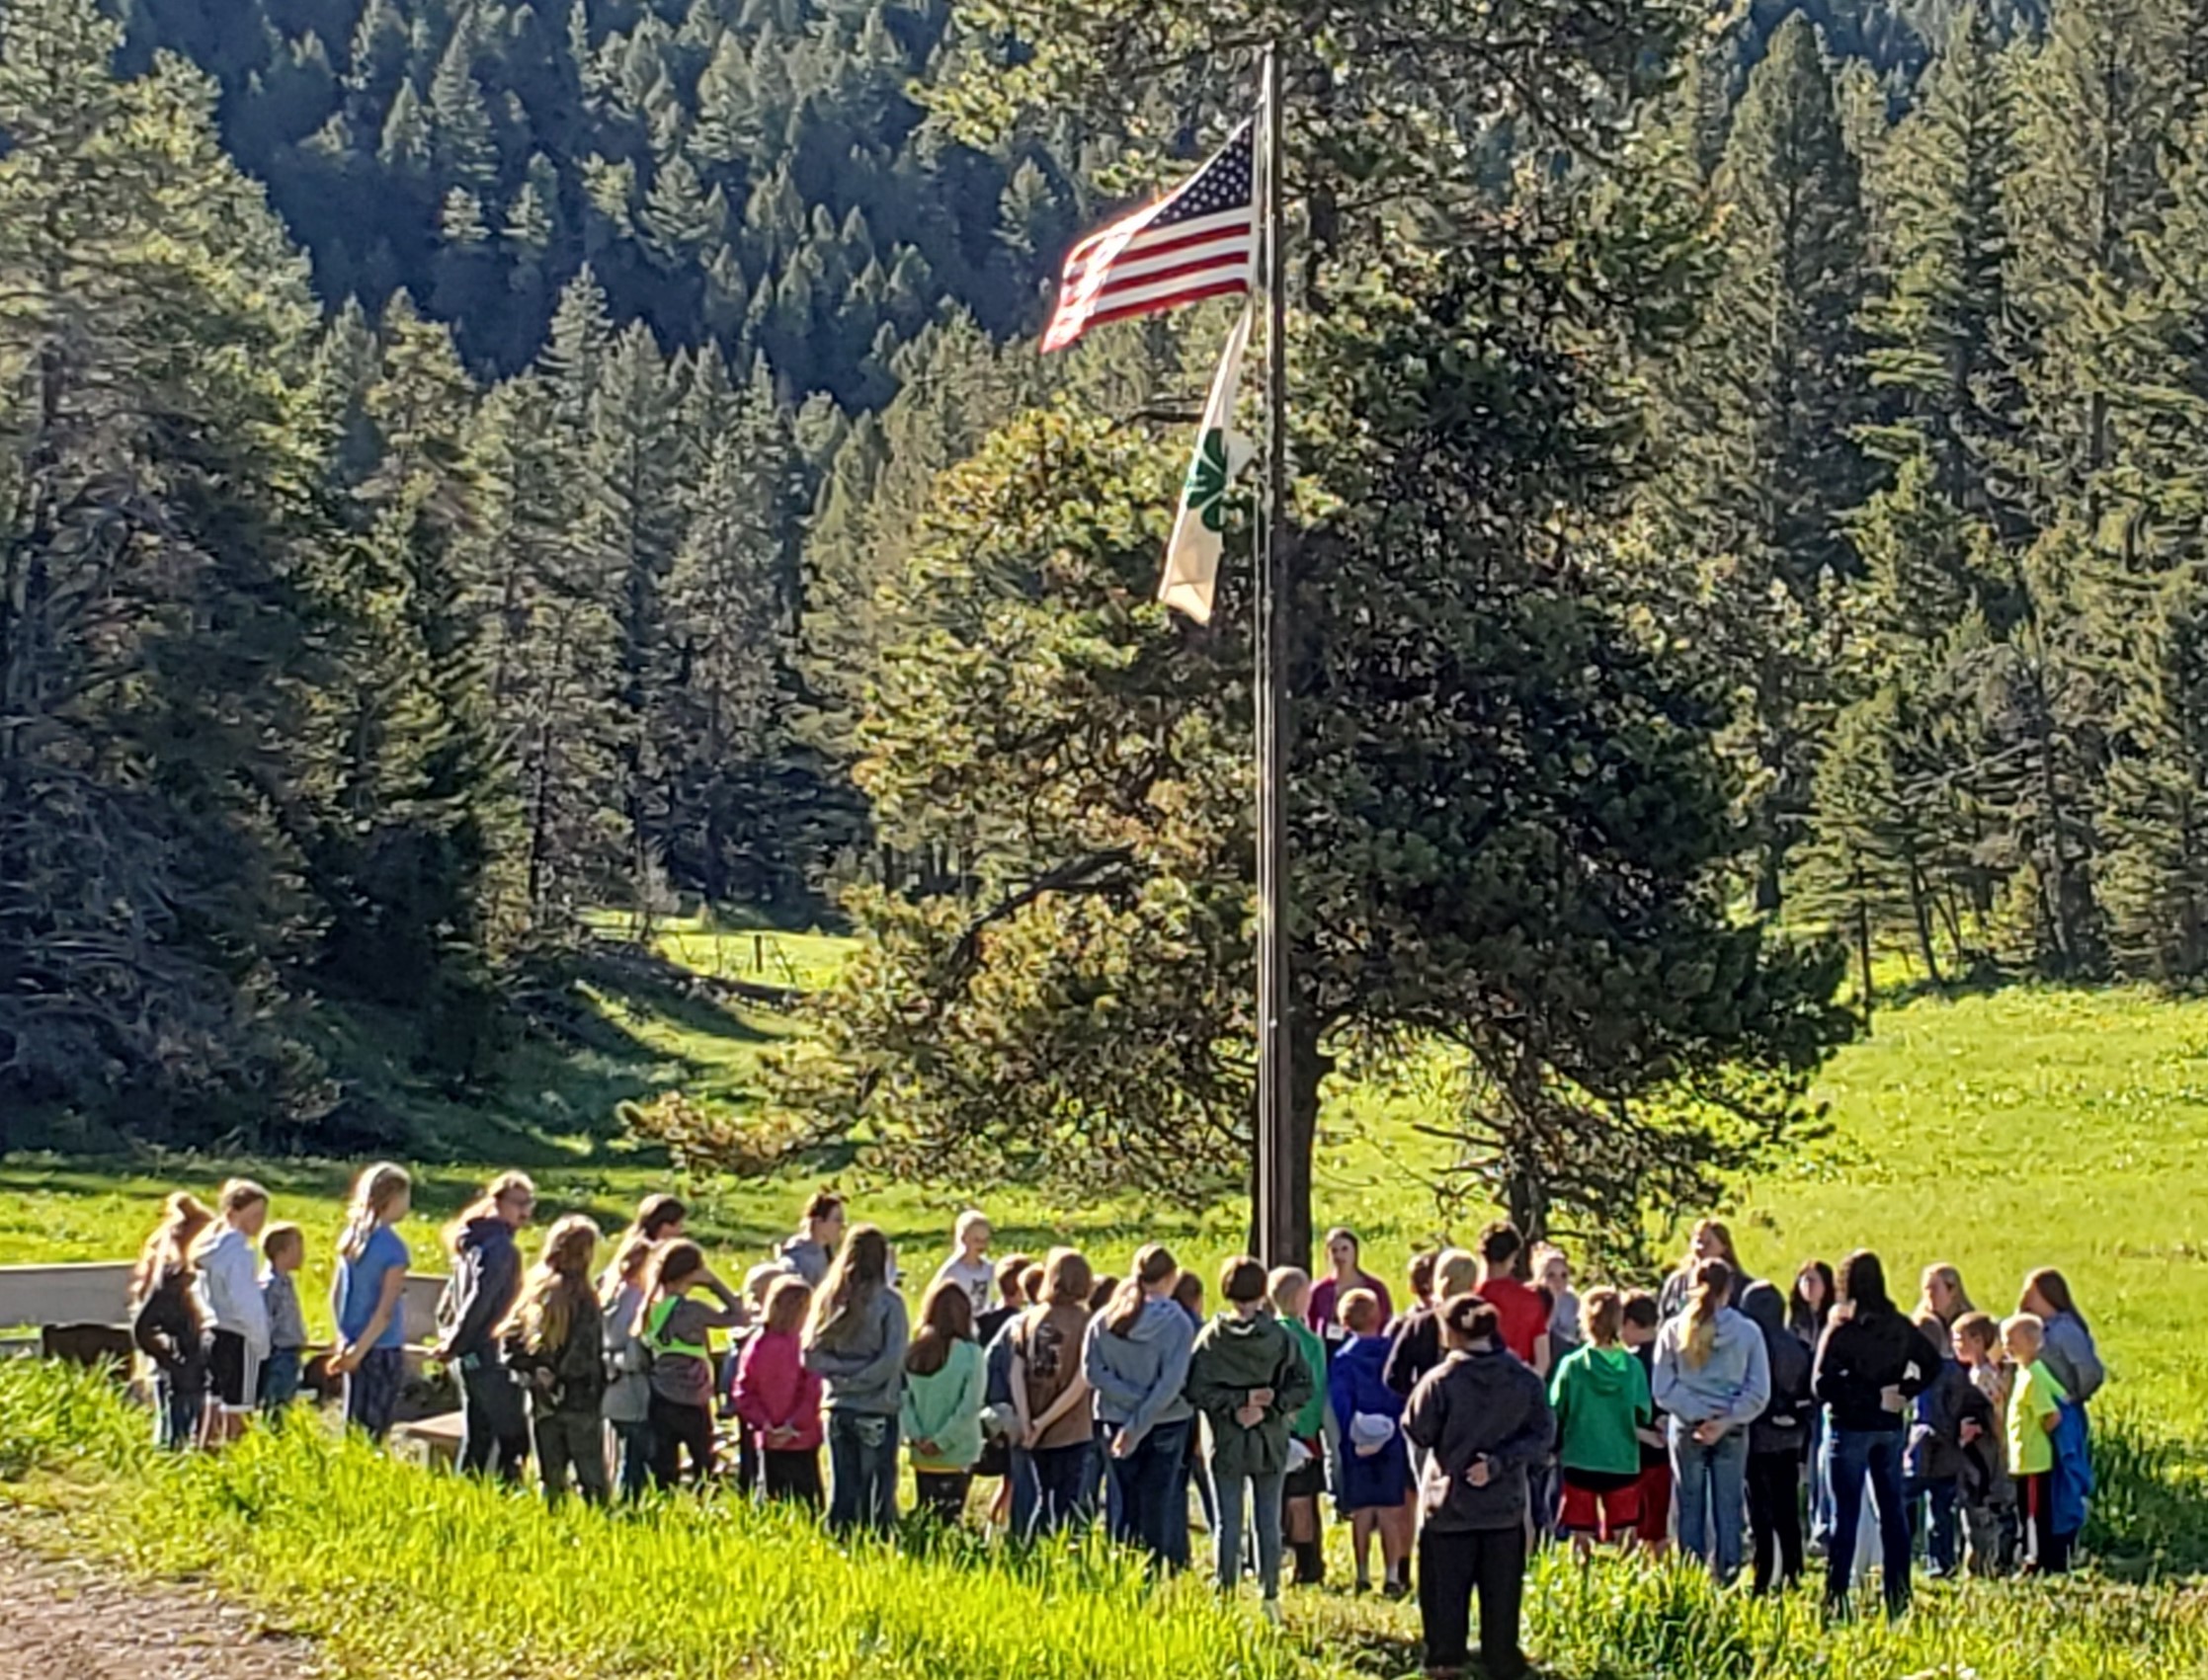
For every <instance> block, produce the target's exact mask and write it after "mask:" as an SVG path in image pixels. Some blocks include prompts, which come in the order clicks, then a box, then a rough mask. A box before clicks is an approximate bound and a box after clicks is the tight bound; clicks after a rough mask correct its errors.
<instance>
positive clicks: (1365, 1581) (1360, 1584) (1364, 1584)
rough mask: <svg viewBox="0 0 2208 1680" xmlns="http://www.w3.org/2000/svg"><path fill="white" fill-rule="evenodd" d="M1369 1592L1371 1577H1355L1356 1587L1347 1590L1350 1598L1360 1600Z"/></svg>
mask: <svg viewBox="0 0 2208 1680" xmlns="http://www.w3.org/2000/svg"><path fill="white" fill-rule="evenodd" d="M1371 1590H1372V1577H1371V1576H1370V1575H1359V1576H1358V1577H1357V1580H1356V1585H1354V1586H1352V1587H1351V1588H1350V1589H1349V1596H1350V1597H1351V1598H1362V1597H1363V1596H1364V1595H1365V1594H1366V1593H1368V1592H1370V1591H1371Z"/></svg>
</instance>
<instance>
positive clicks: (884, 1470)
mask: <svg viewBox="0 0 2208 1680" xmlns="http://www.w3.org/2000/svg"><path fill="white" fill-rule="evenodd" d="M828 1526H829V1528H830V1530H831V1531H833V1532H834V1533H836V1534H849V1533H850V1532H851V1531H852V1530H853V1529H855V1528H865V1529H870V1530H872V1531H873V1532H874V1533H876V1534H887V1533H889V1532H890V1530H892V1529H894V1528H895V1527H896V1526H897V1420H896V1419H895V1418H894V1417H880V1416H876V1415H875V1414H874V1413H872V1412H864V1411H831V1412H830V1413H829V1414H828Z"/></svg>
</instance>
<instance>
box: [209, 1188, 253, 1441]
mask: <svg viewBox="0 0 2208 1680" xmlns="http://www.w3.org/2000/svg"><path fill="white" fill-rule="evenodd" d="M268 1219H269V1193H268V1192H267V1191H266V1190H264V1189H262V1188H261V1186H260V1185H258V1184H256V1183H254V1182H253V1180H251V1179H250V1178H233V1179H231V1180H230V1181H229V1182H228V1183H226V1184H224V1185H223V1186H222V1196H221V1200H220V1201H219V1202H218V1203H217V1204H216V1207H215V1222H214V1224H213V1225H211V1226H209V1227H208V1228H207V1229H206V1230H205V1231H204V1232H203V1233H202V1234H201V1237H200V1240H199V1241H197V1242H195V1243H194V1244H193V1245H192V1265H193V1269H194V1270H196V1271H197V1272H198V1273H199V1281H198V1284H197V1286H196V1287H197V1288H198V1291H199V1296H200V1316H201V1318H202V1319H203V1320H204V1321H205V1323H206V1325H207V1330H208V1334H207V1389H208V1393H207V1408H206V1425H205V1429H204V1434H203V1437H202V1440H203V1443H204V1445H205V1446H207V1447H209V1448H213V1447H217V1446H220V1445H221V1444H222V1443H223V1442H225V1441H234V1440H236V1439H237V1438H238V1437H239V1436H240V1435H242V1434H244V1433H245V1420H246V1419H247V1418H248V1417H250V1416H251V1415H252V1414H253V1413H254V1412H255V1411H256V1410H258V1409H259V1406H260V1393H261V1363H262V1361H263V1360H265V1359H267V1358H268V1356H269V1310H268V1307H267V1305H266V1304H265V1303H264V1302H263V1301H262V1300H261V1276H260V1267H259V1266H258V1265H256V1264H255V1260H256V1259H257V1257H258V1256H259V1254H260V1247H259V1243H260V1237H261V1228H262V1227H263V1226H265V1225H266V1224H267V1223H268Z"/></svg>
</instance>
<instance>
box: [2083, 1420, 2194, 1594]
mask: <svg viewBox="0 0 2208 1680" xmlns="http://www.w3.org/2000/svg"><path fill="white" fill-rule="evenodd" d="M2174 1421H2176V1420H2175V1419H2162V1420H2160V1424H2161V1427H2159V1428H2157V1427H2153V1426H2151V1425H2150V1424H2149V1423H2148V1421H2147V1420H2145V1419H2143V1418H2141V1417H2139V1416H2137V1415H2136V1414H2134V1413H2132V1412H2130V1411H2128V1410H2127V1409H2125V1408H2124V1407H2122V1406H2121V1405H2111V1406H2108V1407H2106V1408H2105V1413H2104V1414H2103V1413H2102V1412H2100V1411H2097V1410H2096V1413H2095V1415H2094V1416H2093V1420H2092V1434H2093V1476H2094V1480H2095V1481H2096V1483H2097V1487H2096V1489H2095V1492H2094V1495H2093V1502H2092V1510H2091V1514H2090V1516H2089V1517H2088V1519H2087V1521H2086V1525H2085V1547H2086V1550H2087V1551H2088V1552H2089V1553H2090V1554H2091V1555H2092V1557H2093V1559H2094V1560H2095V1561H2096V1562H2097V1563H2098V1564H2099V1566H2100V1567H2101V1569H2102V1570H2103V1571H2104V1572H2105V1573H2107V1574H2108V1575H2110V1576H2112V1577H2113V1578H2115V1579H2117V1580H2124V1581H2144V1580H2152V1579H2165V1578H2167V1577H2170V1576H2173V1575H2174V1576H2198V1575H2202V1574H2208V1444H2204V1443H2202V1442H2201V1441H2199V1440H2197V1439H2190V1440H2188V1439H2183V1438H2179V1437H2177V1436H2174V1435H2171V1434H2169V1433H2167V1427H2168V1425H2169V1424H2170V1423H2171V1422H2174ZM2193 1422H2194V1424H2195V1426H2196V1427H2197V1425H2198V1423H2199V1419H2197V1418H2196V1419H2194V1420H2193Z"/></svg>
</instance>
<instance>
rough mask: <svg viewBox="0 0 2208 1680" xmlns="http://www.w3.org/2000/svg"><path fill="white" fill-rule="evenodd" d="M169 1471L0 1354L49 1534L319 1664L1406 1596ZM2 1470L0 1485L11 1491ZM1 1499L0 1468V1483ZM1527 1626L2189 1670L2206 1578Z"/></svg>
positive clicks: (1953, 1590) (1596, 1676)
mask: <svg viewBox="0 0 2208 1680" xmlns="http://www.w3.org/2000/svg"><path fill="white" fill-rule="evenodd" d="M298 1421H299V1423H300V1424H301V1425H303V1426H294V1427H289V1428H286V1429H284V1430H281V1431H275V1432H264V1433H259V1434H256V1435H255V1436H253V1437H251V1438H249V1439H248V1440H246V1441H245V1442H243V1443H241V1444H240V1445H239V1446H238V1447H236V1448H234V1449H233V1450H231V1451H230V1452H228V1453H226V1454H224V1455H223V1456H221V1457H219V1458H190V1459H174V1458H166V1457H162V1456H160V1455H157V1454H155V1453H153V1452H152V1451H151V1450H150V1449H149V1448H147V1447H146V1446H145V1445H144V1444H143V1443H144V1440H145V1432H144V1429H143V1426H142V1418H141V1417H139V1416H138V1415H137V1414H136V1413H133V1412H131V1411H130V1410H129V1409H128V1408H127V1407H125V1406H124V1405H123V1403H122V1402H121V1400H119V1399H117V1398H116V1397H115V1396H114V1394H113V1393H112V1392H111V1391H110V1390H109V1389H108V1388H107V1387H106V1386H105V1385H104V1384H101V1383H99V1382H98V1381H96V1380H88V1379H85V1378H82V1377H78V1376H73V1375H71V1374H69V1373H66V1372H60V1371H55V1370H52V1369H50V1368H45V1367H39V1366H34V1365H30V1364H16V1365H12V1366H8V1367H0V1481H12V1482H16V1483H18V1484H21V1483H23V1481H24V1479H26V1478H31V1479H33V1480H32V1482H31V1486H32V1488H34V1489H35V1490H36V1491H35V1496H37V1497H39V1498H41V1500H42V1501H43V1502H45V1503H47V1504H49V1505H52V1506H55V1507H57V1508H58V1509H59V1510H61V1511H62V1512H63V1513H64V1515H65V1517H66V1520H67V1522H68V1524H69V1525H70V1528H71V1531H72V1534H73V1537H74V1539H75V1541H76V1543H77V1544H79V1545H81V1546H83V1547H85V1548H87V1549H89V1550H93V1551H97V1552H102V1553H105V1554H107V1555H109V1556H112V1557H115V1558H117V1559H119V1560H124V1561H126V1562H128V1563H130V1564H132V1565H134V1566H136V1567H138V1568H140V1569H143V1570H147V1571H151V1572H157V1573H163V1574H181V1573H193V1574H198V1575H203V1576H205V1577H207V1578H209V1579H211V1580H212V1581H214V1582H215V1583H216V1584H218V1585H219V1586H221V1587H222V1588H223V1589H225V1590H226V1591H228V1592H229V1593H231V1594H233V1595H236V1596H239V1597H242V1598H246V1599H250V1600H252V1601H254V1602H257V1603H259V1604H261V1605H263V1606H265V1607H267V1608H269V1609H271V1610H272V1611H274V1612H275V1613H277V1614H278V1615H280V1616H281V1617H282V1618H283V1619H284V1621H285V1622H286V1624H287V1625H288V1626H289V1627H290V1628H292V1629H293V1630H294V1631H296V1632H299V1633H303V1634H307V1635H311V1636H314V1637H315V1638H317V1639H319V1640H321V1641H323V1643H324V1646H325V1648H326V1649H327V1650H328V1652H329V1654H330V1655H331V1656H332V1657H333V1658H335V1659H336V1660H337V1661H338V1662H339V1663H340V1664H341V1665H342V1667H343V1668H344V1670H345V1671H347V1672H351V1673H358V1674H364V1675H379V1676H381V1675H393V1674H426V1673H437V1674H440V1675H449V1676H453V1677H455V1680H478V1677H480V1680H493V1677H497V1680H523V1677H537V1676H542V1677H559V1680H584V1677H589V1680H600V1677H604V1680H612V1677H613V1676H626V1675H646V1674H648V1675H652V1676H661V1677H666V1680H708V1677H712V1680H720V1677H724V1676H737V1675H743V1676H749V1675H774V1676H777V1677H782V1676H786V1677H789V1680H875V1677H879V1680H889V1677H891V1676H895V1677H897V1680H1122V1677H1123V1680H1349V1677H1357V1680H1393V1677H1395V1676H1400V1675H1404V1674H1408V1673H1410V1672H1412V1671H1413V1670H1415V1668H1416V1667H1417V1645H1416V1640H1415V1635H1416V1619H1415V1616H1414V1615H1413V1613H1412V1612H1411V1611H1410V1610H1409V1609H1408V1607H1404V1606H1391V1605H1385V1604H1382V1603H1380V1602H1378V1601H1376V1600H1371V1599H1362V1600H1352V1599H1349V1598H1347V1597H1344V1596H1341V1595H1340V1594H1324V1593H1317V1594H1315V1593H1294V1594H1291V1595H1290V1598H1289V1617H1290V1626H1289V1628H1288V1630H1287V1631H1286V1632H1285V1633H1274V1632H1273V1631H1271V1630H1269V1629H1268V1628H1266V1627H1264V1626H1263V1625H1262V1624H1260V1623H1259V1622H1257V1620H1256V1619H1255V1618H1254V1616H1252V1615H1251V1614H1250V1610H1251V1607H1250V1606H1249V1605H1248V1603H1247V1602H1245V1603H1244V1604H1242V1605H1240V1606H1230V1605H1222V1604H1221V1603H1219V1602H1218V1601H1217V1600H1216V1599H1215V1598H1214V1597H1213V1596H1212V1594H1211V1593H1210V1592H1209V1591H1208V1590H1207V1589H1206V1588H1205V1587H1204V1586H1203V1585H1202V1584H1201V1583H1200V1581H1198V1580H1196V1579H1193V1578H1190V1579H1184V1580H1181V1581H1177V1582H1173V1583H1170V1584H1167V1585H1163V1586H1154V1585H1152V1584H1150V1583H1149V1582H1147V1581H1146V1579H1145V1577H1144V1575H1143V1572H1142V1570H1141V1568H1140V1567H1139V1565H1137V1564H1136V1563H1134V1562H1133V1561H1131V1560H1128V1559H1126V1558H1124V1557H1121V1556H1117V1555H1114V1554H1112V1553H1111V1552H1110V1551H1109V1550H1108V1549H1106V1548H1104V1547H1103V1546H1101V1545H1097V1544H1094V1543H1092V1544H1090V1545H1088V1546H1085V1547H1081V1548H1065V1549H1060V1550H1057V1551H1052V1552H1048V1553H1045V1554H1042V1555H1039V1556H1035V1557H1031V1558H1021V1557H1018V1556H1015V1555H1011V1554H1008V1553H1006V1552H1004V1551H1002V1550H1001V1549H990V1548H986V1547H983V1546H980V1545H978V1544H974V1543H970V1542H965V1541H962V1540H956V1539H953V1540H950V1541H946V1542H937V1543H934V1544H929V1543H926V1542H923V1541H920V1540H918V1539H914V1538H911V1537H908V1540H907V1543H906V1544H905V1545H904V1546H902V1547H899V1548H886V1547H877V1546H873V1545H858V1546H854V1547H851V1548H844V1547H839V1546H837V1545H836V1544H834V1543H833V1542H831V1541H830V1540H829V1539H828V1538H827V1537H826V1536H825V1535H824V1534H822V1532H821V1531H820V1530H819V1529H818V1528H817V1527H816V1526H815V1525H814V1524H813V1523H811V1522H809V1521H806V1520H803V1519H801V1518H792V1517H786V1516H784V1515H781V1514H779V1513H775V1512H769V1511H761V1510H758V1509H755V1508H752V1507H748V1506H744V1505H740V1504H738V1503H736V1502H734V1501H729V1500H719V1499H707V1500H702V1501H700V1500H694V1499H687V1498H685V1499H675V1500H670V1501H666V1502H664V1503H660V1504H655V1505H652V1506H649V1507H646V1508H644V1509H641V1510H636V1511H628V1512H613V1513H602V1512H597V1511H592V1510H588V1509H585V1508H583V1507H581V1506H579V1505H575V1506H570V1507H569V1508H567V1509H565V1510H562V1511H558V1512H550V1511H546V1510H545V1509H544V1508H543V1507H542V1506H541V1505H540V1504H538V1503H537V1502H536V1501H535V1500H534V1499H532V1498H531V1497H529V1496H527V1495H524V1494H519V1493H508V1492H502V1491H500V1490H498V1489H496V1488H494V1487H490V1486H486V1485H483V1484H481V1483H477V1482H473V1481H467V1480H460V1479H457V1478H453V1477H450V1476H445V1475H433V1474H430V1473H427V1472H423V1471H420V1470H416V1469H413V1468H411V1467H408V1466H404V1465H400V1464H395V1463H392V1462H391V1461H389V1460H387V1459H385V1458H382V1457H381V1456H379V1455H377V1454H375V1453H373V1452H371V1451H370V1450H368V1448H367V1447H366V1446H364V1445H362V1444H360V1443H358V1442H340V1441H337V1440H334V1439H332V1438H331V1437H330V1436H329V1435H327V1434H326V1433H324V1432H323V1431H322V1430H321V1429H319V1428H317V1427H315V1426H314V1425H313V1423H312V1422H311V1420H308V1419H304V1418H301V1419H299V1420H298ZM21 1490H22V1489H21V1487H20V1485H19V1487H18V1489H16V1491H18V1492H20V1491H21ZM10 1494H11V1490H10V1489H9V1488H8V1487H6V1486H4V1485H0V1500H4V1499H6V1498H7V1497H9V1496H10ZM1527 1610H1528V1640H1529V1644H1530V1646H1531V1648H1532V1650H1533V1652H1534V1654H1535V1655H1536V1656H1537V1657H1538V1658H1539V1659H1540V1660H1541V1662H1542V1664H1543V1666H1544V1667H1545V1669H1546V1670H1547V1671H1548V1672H1549V1673H1550V1674H1552V1675H1554V1676H1558V1677H1561V1680H1644V1677H1646V1680H1656V1677H1659V1676H1661V1677H1667V1680H1669V1677H1675V1676H1676V1677H1678V1680H1905V1677H1910V1676H1918V1677H1922V1680H1965V1677H1966V1676H1975V1677H1976V1680H2164V1677H2170V1676H2185V1675H2197V1674H2203V1673H2208V1594H2203V1592H2202V1591H2201V1590H2200V1589H2198V1588H2191V1589H2186V1588H2180V1587H2177V1586H2174V1585H2170V1584H2167V1583H2164V1584H2160V1585H2155V1586H2126V1585H2122V1584H2119V1583H2113V1582H2109V1581H2105V1580H2098V1579H2093V1578H2087V1577H2080V1578H2077V1579H2074V1580H2070V1581H2065V1582H2060V1583H2037V1582H2006V1583H1991V1584H1990V1583H1975V1582H1974V1583H1965V1584H1957V1585H1932V1586H1927V1587H1926V1588H1925V1589H1924V1590H1923V1591H1922V1593H1921V1595H1920V1598H1919V1608H1918V1610H1917V1612H1916V1613H1915V1614H1914V1615H1913V1616H1912V1617H1911V1618H1910V1619H1909V1620H1908V1621H1906V1622H1905V1623H1903V1624H1901V1625H1899V1626H1891V1627H1890V1626H1888V1625H1887V1624H1886V1623H1885V1622H1884V1621H1883V1620H1882V1619H1879V1618H1878V1617H1876V1616H1875V1615H1870V1616H1866V1617H1865V1618H1864V1619H1863V1620H1861V1621H1858V1622H1854V1623H1851V1624H1848V1625H1846V1626H1842V1627H1838V1628H1827V1627H1826V1626H1825V1625H1824V1624H1823V1622H1822V1620H1821V1618H1820V1616H1819V1614H1818V1610H1817V1601H1816V1598H1815V1596H1814V1593H1813V1592H1808V1591H1805V1592H1801V1593H1796V1594H1794V1595H1791V1596H1789V1597H1787V1598H1784V1599H1782V1600H1778V1601H1757V1600H1754V1599H1751V1598H1749V1597H1747V1596H1746V1595H1745V1594H1742V1593H1740V1592H1737V1591H1736V1592H1721V1591H1719V1590H1717V1589H1716V1588H1715V1587H1713V1586H1712V1584H1711V1583H1710V1581H1709V1580H1708V1578H1707V1577H1706V1576H1705V1575H1704V1574H1702V1573H1700V1572H1699V1571H1696V1570H1694V1569H1691V1568H1689V1567H1686V1566H1684V1565H1681V1564H1676V1563H1675V1564H1671V1565H1657V1564H1653V1563H1650V1562H1648V1561H1646V1560H1622V1561H1621V1560H1603V1561H1600V1562H1598V1563H1597V1564H1596V1565H1595V1567H1593V1568H1592V1569H1585V1570H1583V1569H1582V1568H1580V1567H1579V1566H1578V1565H1577V1564H1575V1563H1574V1562H1573V1561H1572V1560H1571V1559H1570V1558H1569V1557H1568V1556H1566V1555H1564V1554H1561V1553H1554V1552H1552V1553H1550V1554H1547V1555H1545V1556H1544V1557H1543V1558H1542V1559H1541V1560H1539V1561H1538V1563H1537V1564H1536V1567H1535V1570H1534V1574H1533V1578H1532V1580H1531V1582H1530V1583H1529V1588H1528V1597H1527Z"/></svg>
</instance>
